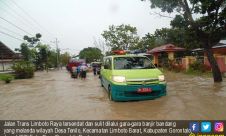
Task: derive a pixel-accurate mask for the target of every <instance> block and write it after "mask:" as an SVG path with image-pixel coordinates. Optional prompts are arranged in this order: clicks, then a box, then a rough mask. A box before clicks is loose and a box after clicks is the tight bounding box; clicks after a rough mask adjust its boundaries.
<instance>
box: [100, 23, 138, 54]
mask: <svg viewBox="0 0 226 136" xmlns="http://www.w3.org/2000/svg"><path fill="white" fill-rule="evenodd" d="M102 36H103V38H104V39H105V42H106V44H107V46H109V47H111V49H112V50H115V49H123V50H128V49H130V48H131V47H134V46H136V45H137V44H138V42H139V37H138V36H137V28H136V27H132V26H130V25H124V24H122V25H119V26H114V25H111V26H109V30H106V31H104V32H103V33H102Z"/></svg>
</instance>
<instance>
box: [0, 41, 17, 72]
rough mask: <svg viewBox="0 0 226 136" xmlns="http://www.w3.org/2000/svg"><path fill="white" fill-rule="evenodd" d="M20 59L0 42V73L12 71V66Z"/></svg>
mask: <svg viewBox="0 0 226 136" xmlns="http://www.w3.org/2000/svg"><path fill="white" fill-rule="evenodd" d="M19 59H20V56H19V54H18V53H15V52H14V51H12V50H11V49H10V48H9V47H7V46H6V45H5V44H4V43H3V42H1V41H0V72H4V71H10V70H12V69H11V66H12V65H13V63H14V62H15V61H18V60H19Z"/></svg>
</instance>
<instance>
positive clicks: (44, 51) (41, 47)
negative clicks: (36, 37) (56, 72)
mask: <svg viewBox="0 0 226 136" xmlns="http://www.w3.org/2000/svg"><path fill="white" fill-rule="evenodd" d="M36 49H37V59H36V66H37V67H39V68H41V69H45V70H46V71H48V63H49V62H48V57H49V56H50V51H49V50H50V47H49V46H48V45H45V44H41V43H39V44H38V45H37V46H36Z"/></svg>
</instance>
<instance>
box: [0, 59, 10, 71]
mask: <svg viewBox="0 0 226 136" xmlns="http://www.w3.org/2000/svg"><path fill="white" fill-rule="evenodd" d="M12 66H13V61H12V60H3V61H2V60H0V71H9V70H12V68H11V67H12Z"/></svg>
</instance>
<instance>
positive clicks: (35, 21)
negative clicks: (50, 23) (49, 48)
mask: <svg viewBox="0 0 226 136" xmlns="http://www.w3.org/2000/svg"><path fill="white" fill-rule="evenodd" d="M11 2H12V3H13V4H14V5H16V6H17V8H19V9H20V10H21V11H22V12H23V13H24V14H26V15H27V16H28V17H29V18H30V19H31V20H32V21H33V22H34V23H36V24H37V25H38V26H39V27H40V28H42V29H43V30H45V31H46V32H47V33H48V34H49V35H51V36H53V34H51V33H50V32H49V31H48V30H47V29H46V28H45V27H43V26H42V25H41V24H40V23H39V22H38V21H37V20H36V19H34V18H33V17H32V16H31V15H30V14H29V13H28V12H27V11H25V10H24V9H23V8H22V7H21V6H19V5H18V4H17V3H16V2H15V1H14V0H11ZM53 37H54V36H53Z"/></svg>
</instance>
